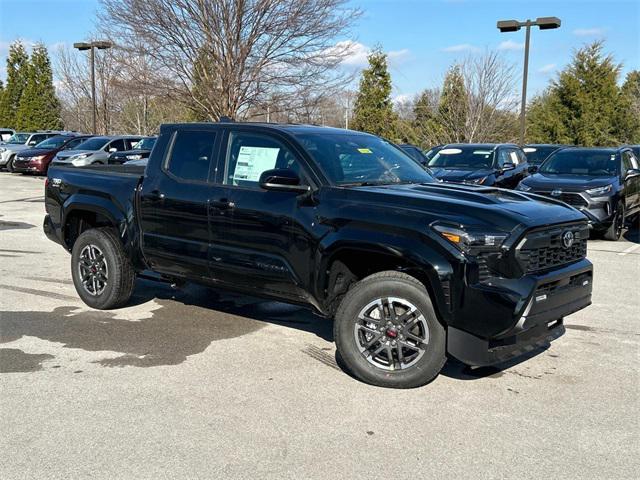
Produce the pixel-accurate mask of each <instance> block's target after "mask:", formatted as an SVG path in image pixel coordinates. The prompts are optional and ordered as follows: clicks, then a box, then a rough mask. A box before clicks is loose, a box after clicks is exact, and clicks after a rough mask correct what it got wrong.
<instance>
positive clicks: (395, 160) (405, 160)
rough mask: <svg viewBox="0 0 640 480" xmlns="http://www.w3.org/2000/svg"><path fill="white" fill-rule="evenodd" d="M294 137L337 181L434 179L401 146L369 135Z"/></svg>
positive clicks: (369, 182)
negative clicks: (398, 146)
mask: <svg viewBox="0 0 640 480" xmlns="http://www.w3.org/2000/svg"><path fill="white" fill-rule="evenodd" d="M297 138H298V140H300V142H301V143H302V145H303V146H304V147H305V149H306V150H307V152H308V153H309V154H310V155H311V156H312V157H313V158H314V160H315V161H316V162H317V163H318V164H319V165H320V168H321V169H322V171H323V172H324V173H325V174H326V175H327V177H329V179H330V180H331V181H332V182H333V183H335V184H337V185H384V184H391V183H428V182H433V181H434V180H433V177H431V175H429V174H428V173H427V172H426V171H425V170H424V169H423V168H422V167H421V166H420V165H419V164H418V163H416V162H415V160H413V159H412V158H411V157H409V156H408V155H407V154H405V153H404V152H403V151H402V150H400V149H399V148H397V147H395V146H393V145H392V144H390V143H389V142H387V141H385V140H383V139H381V138H379V137H375V136H373V135H362V134H354V133H343V134H341V133H336V134H327V133H317V134H313V133H312V134H302V135H298V136H297Z"/></svg>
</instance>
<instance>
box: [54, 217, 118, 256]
mask: <svg viewBox="0 0 640 480" xmlns="http://www.w3.org/2000/svg"><path fill="white" fill-rule="evenodd" d="M113 226H115V225H114V224H113V222H112V221H111V219H110V218H109V217H107V216H106V215H103V214H101V213H98V212H92V211H90V210H75V211H73V212H71V213H70V214H69V215H68V216H67V219H66V221H65V224H64V241H65V245H66V246H67V248H68V249H69V250H71V249H72V248H73V244H74V243H75V242H76V240H77V239H78V237H79V236H80V235H81V234H82V232H84V231H86V230H89V229H92V228H100V227H113Z"/></svg>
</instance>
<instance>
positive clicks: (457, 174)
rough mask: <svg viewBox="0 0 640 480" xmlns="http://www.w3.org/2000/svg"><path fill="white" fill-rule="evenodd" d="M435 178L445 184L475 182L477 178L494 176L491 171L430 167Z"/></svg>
mask: <svg viewBox="0 0 640 480" xmlns="http://www.w3.org/2000/svg"><path fill="white" fill-rule="evenodd" d="M429 169H430V170H431V172H433V176H434V177H435V178H437V179H438V180H442V181H443V182H457V183H462V182H466V181H471V180H475V179H477V178H482V177H487V176H489V175H491V174H493V170H491V169H481V170H466V169H464V170H463V169H458V168H441V167H435V168H434V167H429Z"/></svg>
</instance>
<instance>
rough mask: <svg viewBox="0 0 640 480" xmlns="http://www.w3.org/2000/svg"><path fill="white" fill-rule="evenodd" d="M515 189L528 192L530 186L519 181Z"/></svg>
mask: <svg viewBox="0 0 640 480" xmlns="http://www.w3.org/2000/svg"><path fill="white" fill-rule="evenodd" d="M516 190H520V191H521V192H528V191H529V190H531V187H530V186H529V185H525V184H524V183H522V182H520V183H519V184H518V186H517V187H516Z"/></svg>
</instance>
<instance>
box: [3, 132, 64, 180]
mask: <svg viewBox="0 0 640 480" xmlns="http://www.w3.org/2000/svg"><path fill="white" fill-rule="evenodd" d="M61 133H64V132H54V131H51V130H47V131H46V132H17V133H14V134H13V135H11V136H10V137H9V139H8V140H7V141H6V142H2V144H0V168H3V167H4V168H6V169H7V170H9V171H11V170H13V159H14V158H15V156H16V153H18V152H20V151H21V150H26V149H27V148H33V147H35V146H36V145H37V144H39V143H40V142H42V141H44V140H46V139H47V138H50V137H55V136H56V135H60V134H61Z"/></svg>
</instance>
